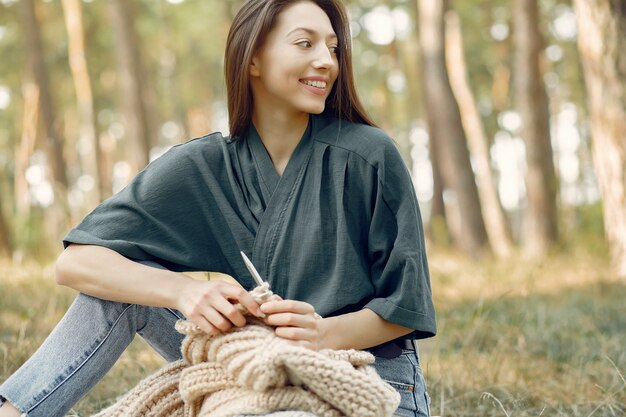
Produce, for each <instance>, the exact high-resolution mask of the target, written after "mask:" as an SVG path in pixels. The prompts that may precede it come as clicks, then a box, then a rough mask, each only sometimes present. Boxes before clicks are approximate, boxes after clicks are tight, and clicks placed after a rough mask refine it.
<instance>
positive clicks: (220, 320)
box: [202, 306, 233, 332]
mask: <svg viewBox="0 0 626 417" xmlns="http://www.w3.org/2000/svg"><path fill="white" fill-rule="evenodd" d="M202 315H203V316H204V318H205V319H206V320H207V321H208V322H209V323H211V324H212V325H213V326H214V327H217V328H218V329H219V330H221V331H223V332H225V331H227V330H229V329H230V328H231V327H233V324H232V323H231V322H230V321H229V320H227V319H226V318H225V317H224V316H222V315H221V314H220V312H219V311H217V310H216V309H214V308H213V307H209V306H206V307H205V308H204V309H203V310H202Z"/></svg>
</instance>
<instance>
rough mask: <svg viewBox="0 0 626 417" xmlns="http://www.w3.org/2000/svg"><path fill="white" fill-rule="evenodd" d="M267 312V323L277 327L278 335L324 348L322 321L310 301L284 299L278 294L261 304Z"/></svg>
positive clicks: (303, 344)
mask: <svg viewBox="0 0 626 417" xmlns="http://www.w3.org/2000/svg"><path fill="white" fill-rule="evenodd" d="M261 311H262V312H263V313H265V314H267V318H266V319H265V320H264V321H265V323H267V324H269V325H270V326H275V327H276V330H275V332H276V336H278V337H282V338H283V339H287V340H289V341H291V342H292V343H295V344H298V345H300V346H304V347H306V348H309V349H313V350H320V349H322V348H323V340H322V331H321V323H322V319H318V318H316V316H315V308H313V306H312V305H311V304H309V303H305V302H304V301H296V300H283V299H282V298H280V297H279V296H277V295H274V297H273V298H272V299H271V300H270V301H268V302H266V303H263V304H261Z"/></svg>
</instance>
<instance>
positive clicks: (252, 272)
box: [239, 251, 264, 285]
mask: <svg viewBox="0 0 626 417" xmlns="http://www.w3.org/2000/svg"><path fill="white" fill-rule="evenodd" d="M239 253H241V257H242V258H243V263H245V264H246V268H248V271H250V275H252V278H254V280H255V281H256V285H263V284H264V281H263V278H261V275H259V271H257V270H256V268H255V267H254V264H253V263H252V261H250V259H248V257H247V256H246V254H245V253H243V251H240V252H239Z"/></svg>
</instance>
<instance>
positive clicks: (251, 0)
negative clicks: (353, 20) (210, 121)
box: [224, 0, 375, 138]
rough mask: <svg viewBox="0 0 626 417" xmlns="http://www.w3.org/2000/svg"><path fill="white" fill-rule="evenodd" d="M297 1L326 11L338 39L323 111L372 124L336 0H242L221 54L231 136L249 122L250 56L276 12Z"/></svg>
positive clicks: (345, 21)
mask: <svg viewBox="0 0 626 417" xmlns="http://www.w3.org/2000/svg"><path fill="white" fill-rule="evenodd" d="M301 1H310V2H312V3H314V4H316V5H317V6H318V7H319V8H321V9H322V10H323V11H324V12H325V13H326V14H327V15H328V18H329V20H330V23H331V25H332V27H333V30H334V31H335V34H336V35H337V39H338V53H337V57H338V61H339V74H338V76H337V81H335V84H334V85H333V88H332V90H331V92H330V94H329V96H328V98H327V99H326V106H325V108H324V114H329V115H333V116H335V117H337V118H339V119H343V120H347V121H350V122H358V123H364V124H368V125H370V126H375V124H374V122H372V120H371V119H370V118H369V116H368V115H367V113H366V111H365V109H364V108H363V105H362V104H361V101H360V100H359V97H358V95H357V92H356V88H355V86H354V77H353V75H352V44H351V38H350V26H349V20H348V16H347V14H346V11H345V9H344V7H343V5H342V4H341V2H340V0H246V1H245V2H244V4H243V6H242V7H241V9H239V12H238V13H237V15H236V16H235V19H234V20H233V23H232V25H231V27H230V31H229V33H228V39H227V41H226V52H225V55H224V74H225V77H226V94H227V98H228V115H229V126H230V136H231V137H233V138H235V137H241V136H243V134H245V132H246V129H247V128H248V126H249V125H250V123H251V122H252V109H253V103H252V100H253V97H252V88H251V87H250V74H249V68H250V64H251V62H252V57H253V56H254V54H255V53H256V52H257V51H258V49H259V48H260V47H261V46H262V45H263V42H264V41H265V38H266V37H267V35H268V34H269V32H270V31H271V30H272V28H273V27H274V24H275V23H276V18H277V16H278V14H279V13H280V12H281V11H282V10H283V9H284V8H285V7H287V6H289V5H291V4H294V3H297V2H301Z"/></svg>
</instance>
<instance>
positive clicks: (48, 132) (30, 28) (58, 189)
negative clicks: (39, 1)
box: [20, 0, 69, 218]
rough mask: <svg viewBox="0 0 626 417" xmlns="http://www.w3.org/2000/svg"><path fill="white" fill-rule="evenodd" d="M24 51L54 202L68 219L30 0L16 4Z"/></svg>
mask: <svg viewBox="0 0 626 417" xmlns="http://www.w3.org/2000/svg"><path fill="white" fill-rule="evenodd" d="M20 5H21V8H22V10H21V11H22V13H21V16H22V22H23V30H24V38H25V39H26V48H27V50H28V55H29V68H30V71H32V74H33V78H34V80H35V82H36V83H37V85H38V87H39V111H40V112H41V119H42V122H43V129H44V135H45V137H46V139H47V151H48V152H47V153H48V158H49V163H50V166H51V167H52V175H53V178H54V187H53V189H54V192H55V197H56V198H55V201H56V203H57V204H59V205H60V208H61V209H62V212H63V213H64V214H62V216H64V217H66V218H69V216H68V213H69V212H68V208H67V190H68V188H69V187H68V185H69V184H68V180H67V174H66V172H65V162H64V157H63V139H62V138H61V134H60V133H59V132H60V126H59V121H58V120H57V119H56V116H55V108H56V107H55V106H54V105H53V103H52V94H51V92H50V83H49V81H48V71H47V68H46V65H45V62H44V59H43V57H44V54H43V48H42V44H41V34H40V31H39V28H40V26H39V22H38V20H37V15H36V11H35V3H34V1H33V0H24V1H21V2H20Z"/></svg>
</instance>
